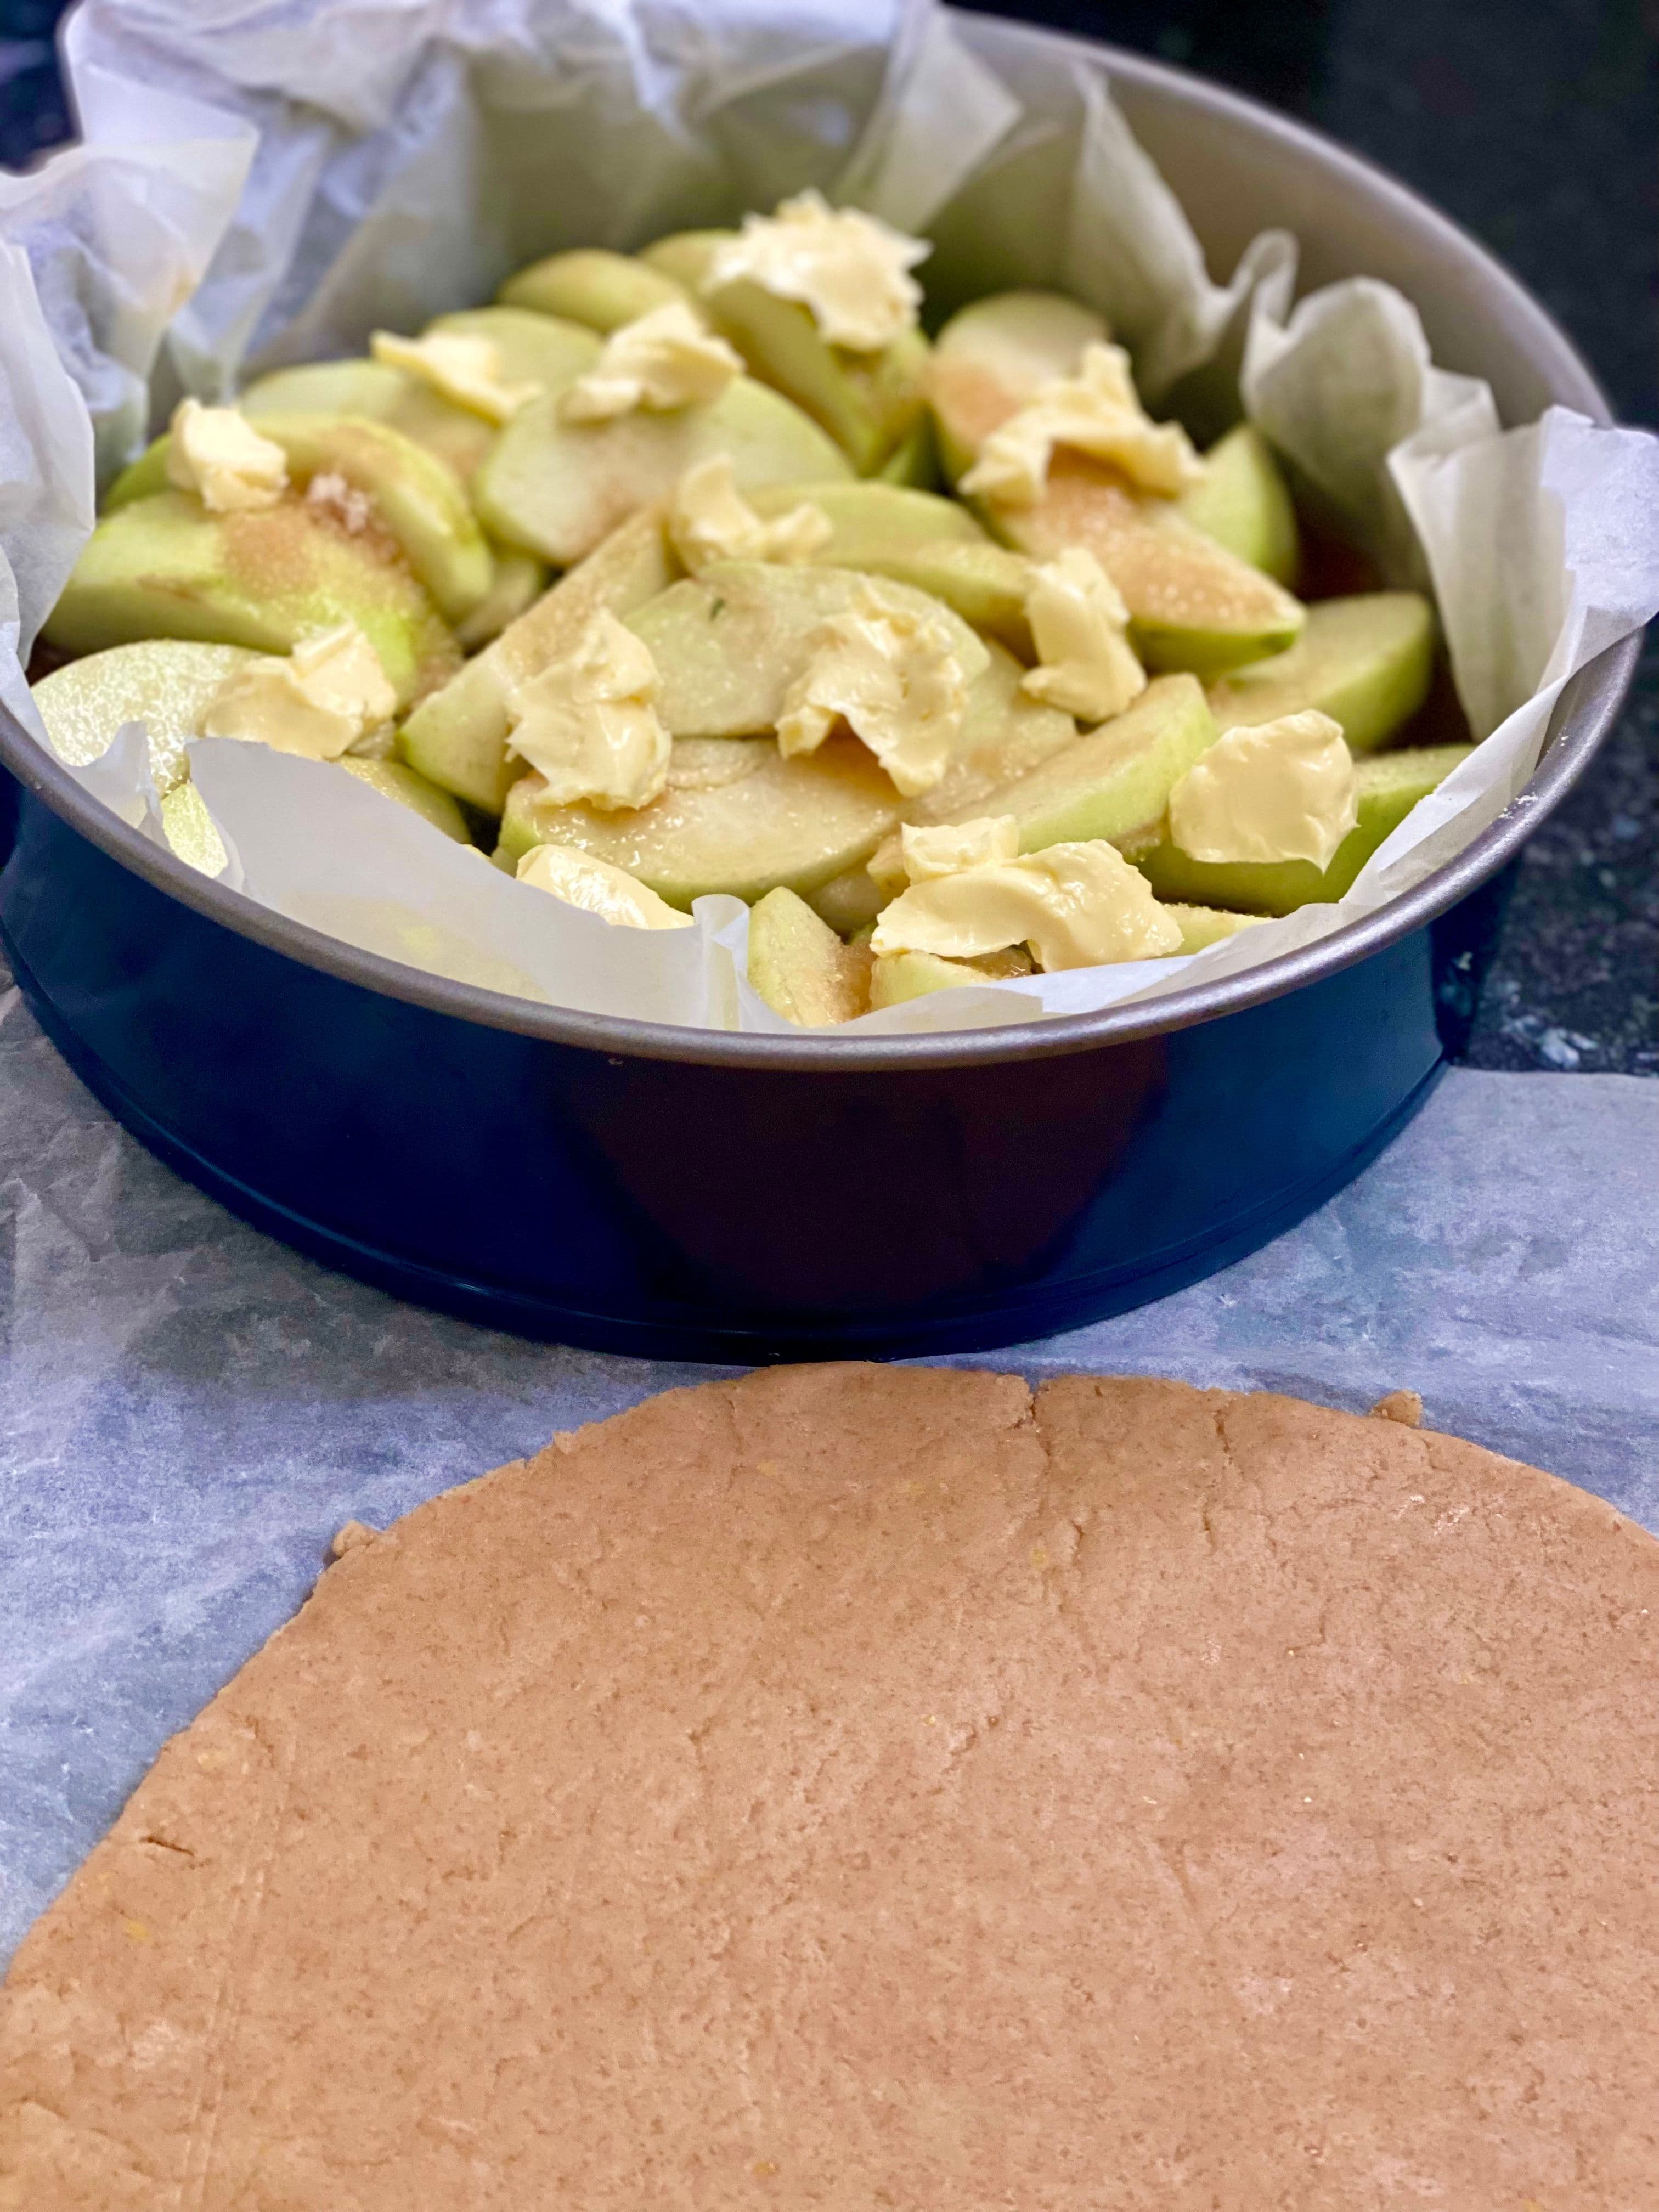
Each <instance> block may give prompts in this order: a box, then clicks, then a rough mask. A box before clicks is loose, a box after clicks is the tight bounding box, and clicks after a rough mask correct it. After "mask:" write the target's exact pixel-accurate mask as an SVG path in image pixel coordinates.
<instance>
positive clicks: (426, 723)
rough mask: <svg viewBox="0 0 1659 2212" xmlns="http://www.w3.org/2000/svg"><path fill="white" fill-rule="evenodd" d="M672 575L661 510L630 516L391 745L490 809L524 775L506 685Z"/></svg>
mask: <svg viewBox="0 0 1659 2212" xmlns="http://www.w3.org/2000/svg"><path fill="white" fill-rule="evenodd" d="M675 574H676V570H675V568H674V564H673V561H672V557H671V555H670V553H669V551H668V549H667V546H666V544H665V541H664V538H663V527H662V515H661V512H660V510H659V509H658V508H655V507H653V508H651V509H649V510H647V512H646V513H642V514H636V515H635V516H634V518H633V519H632V520H631V521H629V522H627V523H624V524H623V527H622V528H621V529H620V530H618V531H617V532H614V533H613V535H612V536H611V537H610V538H606V539H605V543H604V544H602V545H600V546H599V547H597V548H596V549H595V550H594V551H593V552H592V553H591V554H589V556H588V557H587V558H586V561H584V562H582V563H581V564H580V567H578V568H573V569H571V571H570V572H569V574H568V575H566V576H562V577H561V578H560V580H559V581H558V582H557V583H556V584H555V585H554V586H553V587H552V589H551V590H550V591H548V592H544V593H543V595H542V596H541V598H540V599H538V600H537V601H536V602H535V604H534V605H532V607H530V608H529V609H528V610H527V611H526V612H525V613H523V614H521V615H520V617H518V619H517V620H516V621H515V622H511V623H508V624H507V628H506V629H504V630H503V631H502V632H501V635H500V636H499V637H498V638H497V639H496V640H495V643H494V644H493V645H489V646H486V647H485V648H484V650H483V652H482V653H479V654H478V655H477V658H476V659H472V660H469V661H468V662H467V664H466V665H465V668H463V669H461V670H460V671H459V672H458V673H457V674H456V675H455V676H453V677H452V678H451V679H450V681H449V682H448V683H447V684H446V685H445V686H444V688H443V689H442V690H441V691H436V692H435V693H434V694H433V696H431V697H430V698H429V699H427V700H424V701H422V703H421V705H420V706H419V707H417V708H416V710H415V712H414V713H413V714H411V715H410V718H409V720H407V721H406V722H405V723H404V726H403V728H402V729H401V730H400V731H399V732H398V751H399V752H400V753H401V754H402V756H403V757H404V759H405V760H406V761H407V762H408V763H409V764H410V767H411V768H413V769H418V770H419V771H420V773H421V774H422V775H424V776H425V777H427V778H428V781H431V782H433V783H435V784H436V785H437V786H438V787H439V788H440V790H441V791H449V792H453V793H454V794H455V796H456V797H457V798H458V799H466V800H467V801H468V802H469V803H470V804H471V805H474V806H477V807H481V808H483V811H485V812H486V813H488V814H499V813H500V812H501V809H502V807H503V806H504V805H506V803H507V793H508V791H509V790H510V789H511V787H512V786H513V781H514V780H515V779H516V778H517V777H518V776H520V775H522V774H523V772H524V764H523V763H522V762H521V761H519V760H516V759H512V758H509V757H508V754H507V732H508V728H509V722H508V717H507V692H508V690H509V689H510V688H511V687H512V685H513V684H527V683H528V682H529V681H530V680H531V678H532V677H535V676H538V675H539V674H540V673H541V671H542V670H543V669H544V668H545V667H546V666H547V665H549V663H550V662H551V661H555V660H557V659H561V658H562V656H563V655H564V654H566V653H570V652H572V651H574V647H575V646H576V643H577V641H578V640H579V639H580V636H581V634H582V632H583V631H584V630H585V629H586V628H587V625H588V623H590V622H592V619H593V617H594V616H595V615H596V614H599V613H600V612H601V611H605V612H608V613H611V614H614V615H617V616H627V615H629V614H631V613H632V612H633V611H634V610H635V608H636V607H640V606H643V605H645V603H646V601H647V599H654V598H656V597H657V595H658V594H659V592H663V591H665V589H666V588H667V586H668V585H669V584H670V583H671V582H672V580H673V578H674V575H675Z"/></svg>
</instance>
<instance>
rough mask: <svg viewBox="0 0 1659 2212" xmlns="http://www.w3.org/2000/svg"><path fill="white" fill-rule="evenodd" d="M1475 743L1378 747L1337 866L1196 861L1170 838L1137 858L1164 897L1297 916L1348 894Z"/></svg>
mask: <svg viewBox="0 0 1659 2212" xmlns="http://www.w3.org/2000/svg"><path fill="white" fill-rule="evenodd" d="M1473 751H1474V747H1473V746H1472V745H1434V746H1430V747H1426V748H1425V749H1423V750H1419V751H1412V752H1398V753H1376V754H1373V755H1372V756H1370V757H1369V758H1368V759H1364V760H1362V761H1360V762H1359V763H1358V777H1359V792H1358V799H1359V820H1358V824H1357V825H1356V827H1355V828H1354V829H1351V830H1350V831H1349V833H1348V835H1347V836H1346V837H1345V838H1344V839H1343V841H1342V842H1341V844H1340V845H1339V846H1338V848H1337V849H1336V854H1335V856H1334V859H1333V860H1332V861H1331V864H1330V866H1329V867H1328V868H1325V869H1323V870H1321V869H1319V868H1316V867H1315V866H1313V865H1312V863H1311V862H1310V861H1307V860H1275V861H1225V862H1224V861H1218V860H1192V859H1190V858H1189V857H1188V854H1185V853H1183V852H1182V850H1181V848H1179V846H1176V845H1172V844H1171V843H1170V842H1169V841H1168V839H1167V838H1166V839H1165V840H1164V842H1161V843H1159V844H1157V845H1154V846H1152V847H1151V848H1148V849H1146V850H1145V851H1141V852H1137V853H1132V854H1130V858H1131V859H1132V860H1133V861H1134V864H1135V866H1137V867H1138V868H1139V870H1140V871H1141V872H1142V873H1143V874H1144V875H1145V876H1146V879H1147V881H1148V882H1149V883H1150V884H1152V889H1153V890H1154V891H1155V892H1156V894H1157V895H1158V897H1159V898H1160V899H1164V900H1166V901H1168V902H1170V903H1172V904H1182V905H1188V904H1190V905H1198V906H1211V907H1227V908H1231V909H1233V911H1235V912H1237V913H1240V914H1256V915H1273V914H1293V913H1294V912H1295V911H1296V909H1297V907H1299V906H1307V905H1309V904H1310V903H1312V902H1329V901H1331V900H1333V899H1340V897H1341V896H1342V895H1343V893H1344V892H1345V891H1346V890H1348V889H1349V887H1350V886H1351V884H1352V882H1353V880H1354V878H1355V877H1356V876H1357V875H1358V873H1359V871H1360V870H1361V868H1363V867H1364V865H1365V863H1366V861H1367V860H1370V856H1371V854H1373V853H1374V852H1375V851H1376V848H1377V847H1378V846H1379V845H1380V844H1381V843H1382V842H1383V839H1384V838H1385V837H1387V836H1389V835H1390V833H1391V832H1392V831H1394V830H1395V829H1398V828H1399V826H1400V824H1401V823H1402V822H1403V821H1404V820H1405V818H1406V817H1407V815H1408V814H1409V813H1410V812H1411V811H1412V809H1413V806H1415V805H1416V804H1417V802H1418V800H1419V799H1426V798H1427V797H1428V795H1429V793H1430V792H1431V791H1432V790H1433V789H1434V788H1435V787H1436V786H1437V784H1441V783H1443V782H1444V781H1445V780H1446V778H1447V777H1448V776H1449V775H1450V774H1451V772H1452V770H1453V769H1455V767H1456V766H1457V764H1458V763H1459V762H1460V761H1464V760H1467V759H1468V757H1469V755H1470V753H1471V752H1473Z"/></svg>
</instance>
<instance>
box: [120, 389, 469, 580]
mask: <svg viewBox="0 0 1659 2212" xmlns="http://www.w3.org/2000/svg"><path fill="white" fill-rule="evenodd" d="M259 435H260V436H261V437H263V438H269V439H270V441H271V442H272V444H273V445H277V446H280V447H282V449H283V454H284V456H285V457H286V459H287V461H288V472H289V482H290V483H292V484H293V485H295V487H296V489H305V488H306V487H307V486H308V485H310V484H311V483H313V482H314V481H315V479H316V478H317V477H338V478H339V479H340V481H341V482H342V483H344V484H346V485H347V486H349V489H351V490H353V491H356V492H360V493H362V495H363V497H364V498H365V499H367V500H368V502H369V503H370V505H371V507H373V509H374V519H375V520H377V521H378V522H379V523H380V526H382V528H384V529H385V530H386V531H387V532H390V534H391V536H392V538H394V539H395V540H396V541H397V544H398V550H400V551H401V552H402V554H403V556H404V559H405V560H406V561H407V562H409V565H410V568H412V569H413V570H414V572H415V574H416V577H417V578H418V579H419V580H420V581H421V582H422V584H424V585H425V586H426V588H427V590H428V592H430V593H431V595H432V600H433V604H434V605H435V606H436V608H437V610H438V611H439V613H440V614H441V615H442V616H443V617H444V619H445V620H446V621H447V622H450V623H459V622H462V621H465V618H466V617H467V616H468V615H470V614H471V612H472V611H473V610H474V609H475V608H476V607H477V605H479V603H480V601H481V600H483V599H484V597H485V596H486V594H487V593H488V592H489V587H490V586H491V584H492V583H493V582H494V580H495V562H494V560H493V559H492V558H491V556H490V551H489V544H487V543H486V541H485V538H484V534H483V531H481V530H480V529H479V527H478V525H477V519H476V517H475V516H474V514H473V513H472V509H471V505H470V504H469V502H468V500H467V496H466V493H465V490H464V489H462V486H461V482H460V479H459V477H457V476H456V474H455V471H453V469H452V468H450V467H448V466H447V465H446V464H445V463H444V462H442V461H441V460H439V459H437V457H436V456H435V454H433V453H429V452H428V450H427V449H426V447H423V446H418V445H416V442H415V441H414V440H413V439H412V438H407V437H405V436H404V434H403V432H402V431H401V430H394V429H393V428H392V425H391V424H390V423H389V422H373V421H370V420H369V419H368V417H366V416H351V415H266V416H261V417H260V421H259ZM172 444H173V441H172V439H171V438H170V437H161V438H158V439H157V440H156V441H155V445H154V446H152V447H150V450H149V453H147V454H146V455H145V456H144V459H143V461H139V462H137V463H135V464H134V465H133V467H132V468H131V469H129V470H127V471H126V472H125V475H124V476H122V477H118V478H117V479H116V481H115V483H113V484H112V486H111V488H110V495H109V497H108V499H107V500H106V501H105V512H106V513H114V512H115V510H116V509H117V508H118V507H124V506H126V505H128V504H130V501H131V483H132V481H133V479H134V478H136V477H137V475H138V472H139V471H140V470H143V469H144V468H146V467H147V465H150V463H151V459H152V456H154V457H155V463H156V464H157V465H156V466H155V471H154V472H155V474H156V475H157V476H158V477H159V478H160V483H158V485H157V487H156V489H161V490H165V489H167V454H168V452H169V451H170V450H171V447H172ZM124 487H125V496H124V495H123V494H124Z"/></svg>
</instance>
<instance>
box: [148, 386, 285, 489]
mask: <svg viewBox="0 0 1659 2212" xmlns="http://www.w3.org/2000/svg"><path fill="white" fill-rule="evenodd" d="M172 433H173V435H172V436H171V438H170V439H169V440H168V442H167V482H168V483H171V484H176V485H177V486H178V488H179V490H180V491H191V492H194V493H195V495H196V496H197V499H199V500H200V501H201V502H202V504H203V506H204V507H206V508H207V509H208V511H209V512H210V513H213V514H239V513H240V514H246V513H249V512H251V511H252V510H253V509H255V508H258V507H275V506H276V502H277V501H278V500H279V499H281V497H282V495H283V493H284V492H285V491H286V490H287V489H288V459H287V456H286V455H285V454H284V453H283V449H282V447H280V446H279V445H276V443H274V441H272V440H270V438H262V437H261V436H260V435H259V433H258V431H257V430H256V429H255V428H254V427H253V425H252V423H251V422H249V421H248V420H247V418H246V416H243V415H239V414H238V413H237V411H236V410H235V409H234V407H204V406H203V404H202V403H201V401H200V400H199V399H181V400H180V401H179V404H178V406H177V407H176V408H174V410H173V423H172Z"/></svg>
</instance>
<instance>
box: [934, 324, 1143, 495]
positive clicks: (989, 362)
mask: <svg viewBox="0 0 1659 2212" xmlns="http://www.w3.org/2000/svg"><path fill="white" fill-rule="evenodd" d="M1106 335H1107V331H1106V325H1105V323H1104V322H1103V319H1101V317H1100V316H1098V315H1097V314H1096V313H1094V312H1093V310H1092V309H1091V308H1089V307H1079V305H1078V303H1077V301H1075V300H1068V299H1066V297H1065V296H1064V295H1063V294H1061V293H1059V292H1036V291H1028V292H998V293H995V294H994V295H993V296H992V297H991V298H990V299H988V300H976V301H975V302H974V304H973V306H972V307H963V309H962V310H961V311H960V313H957V314H955V315H952V316H951V319H950V321H949V322H948V323H946V325H945V327H944V329H943V330H942V331H940V332H939V338H938V341H937V343H935V345H934V348H933V360H932V362H931V363H930V364H929V368H928V372H927V397H928V400H929V403H930V404H931V406H932V408H933V426H934V428H935V430H936V432H937V433H938V440H939V458H940V459H941V460H942V461H943V463H944V465H945V474H946V476H947V477H949V478H950V479H951V483H955V482H956V481H957V477H960V476H963V475H965V474H966V472H967V471H968V470H969V469H970V468H971V467H972V466H973V465H974V463H975V460H977V459H978V458H979V450H980V447H981V446H982V445H983V444H984V443H985V441H986V440H987V438H988V437H989V436H990V435H991V433H992V431H993V430H995V429H998V428H1000V426H1001V425H1002V424H1003V423H1004V422H1006V421H1007V419H1008V417H1009V416H1011V415H1012V414H1013V413H1015V412H1016V411H1017V410H1018V409H1019V408H1021V407H1023V406H1024V404H1025V403H1026V401H1027V400H1028V399H1030V398H1031V396H1032V395H1033V393H1034V392H1036V388H1037V386H1039V385H1041V384H1047V383H1048V381H1049V380H1050V379H1051V378H1053V377H1056V376H1069V375H1071V374H1072V372H1073V370H1074V369H1075V368H1077V366H1078V364H1079V362H1080V361H1081V360H1082V358H1083V349H1084V348H1085V346H1088V345H1094V344H1097V343H1099V342H1100V341H1101V340H1102V339H1103V338H1104V337H1106Z"/></svg>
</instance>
